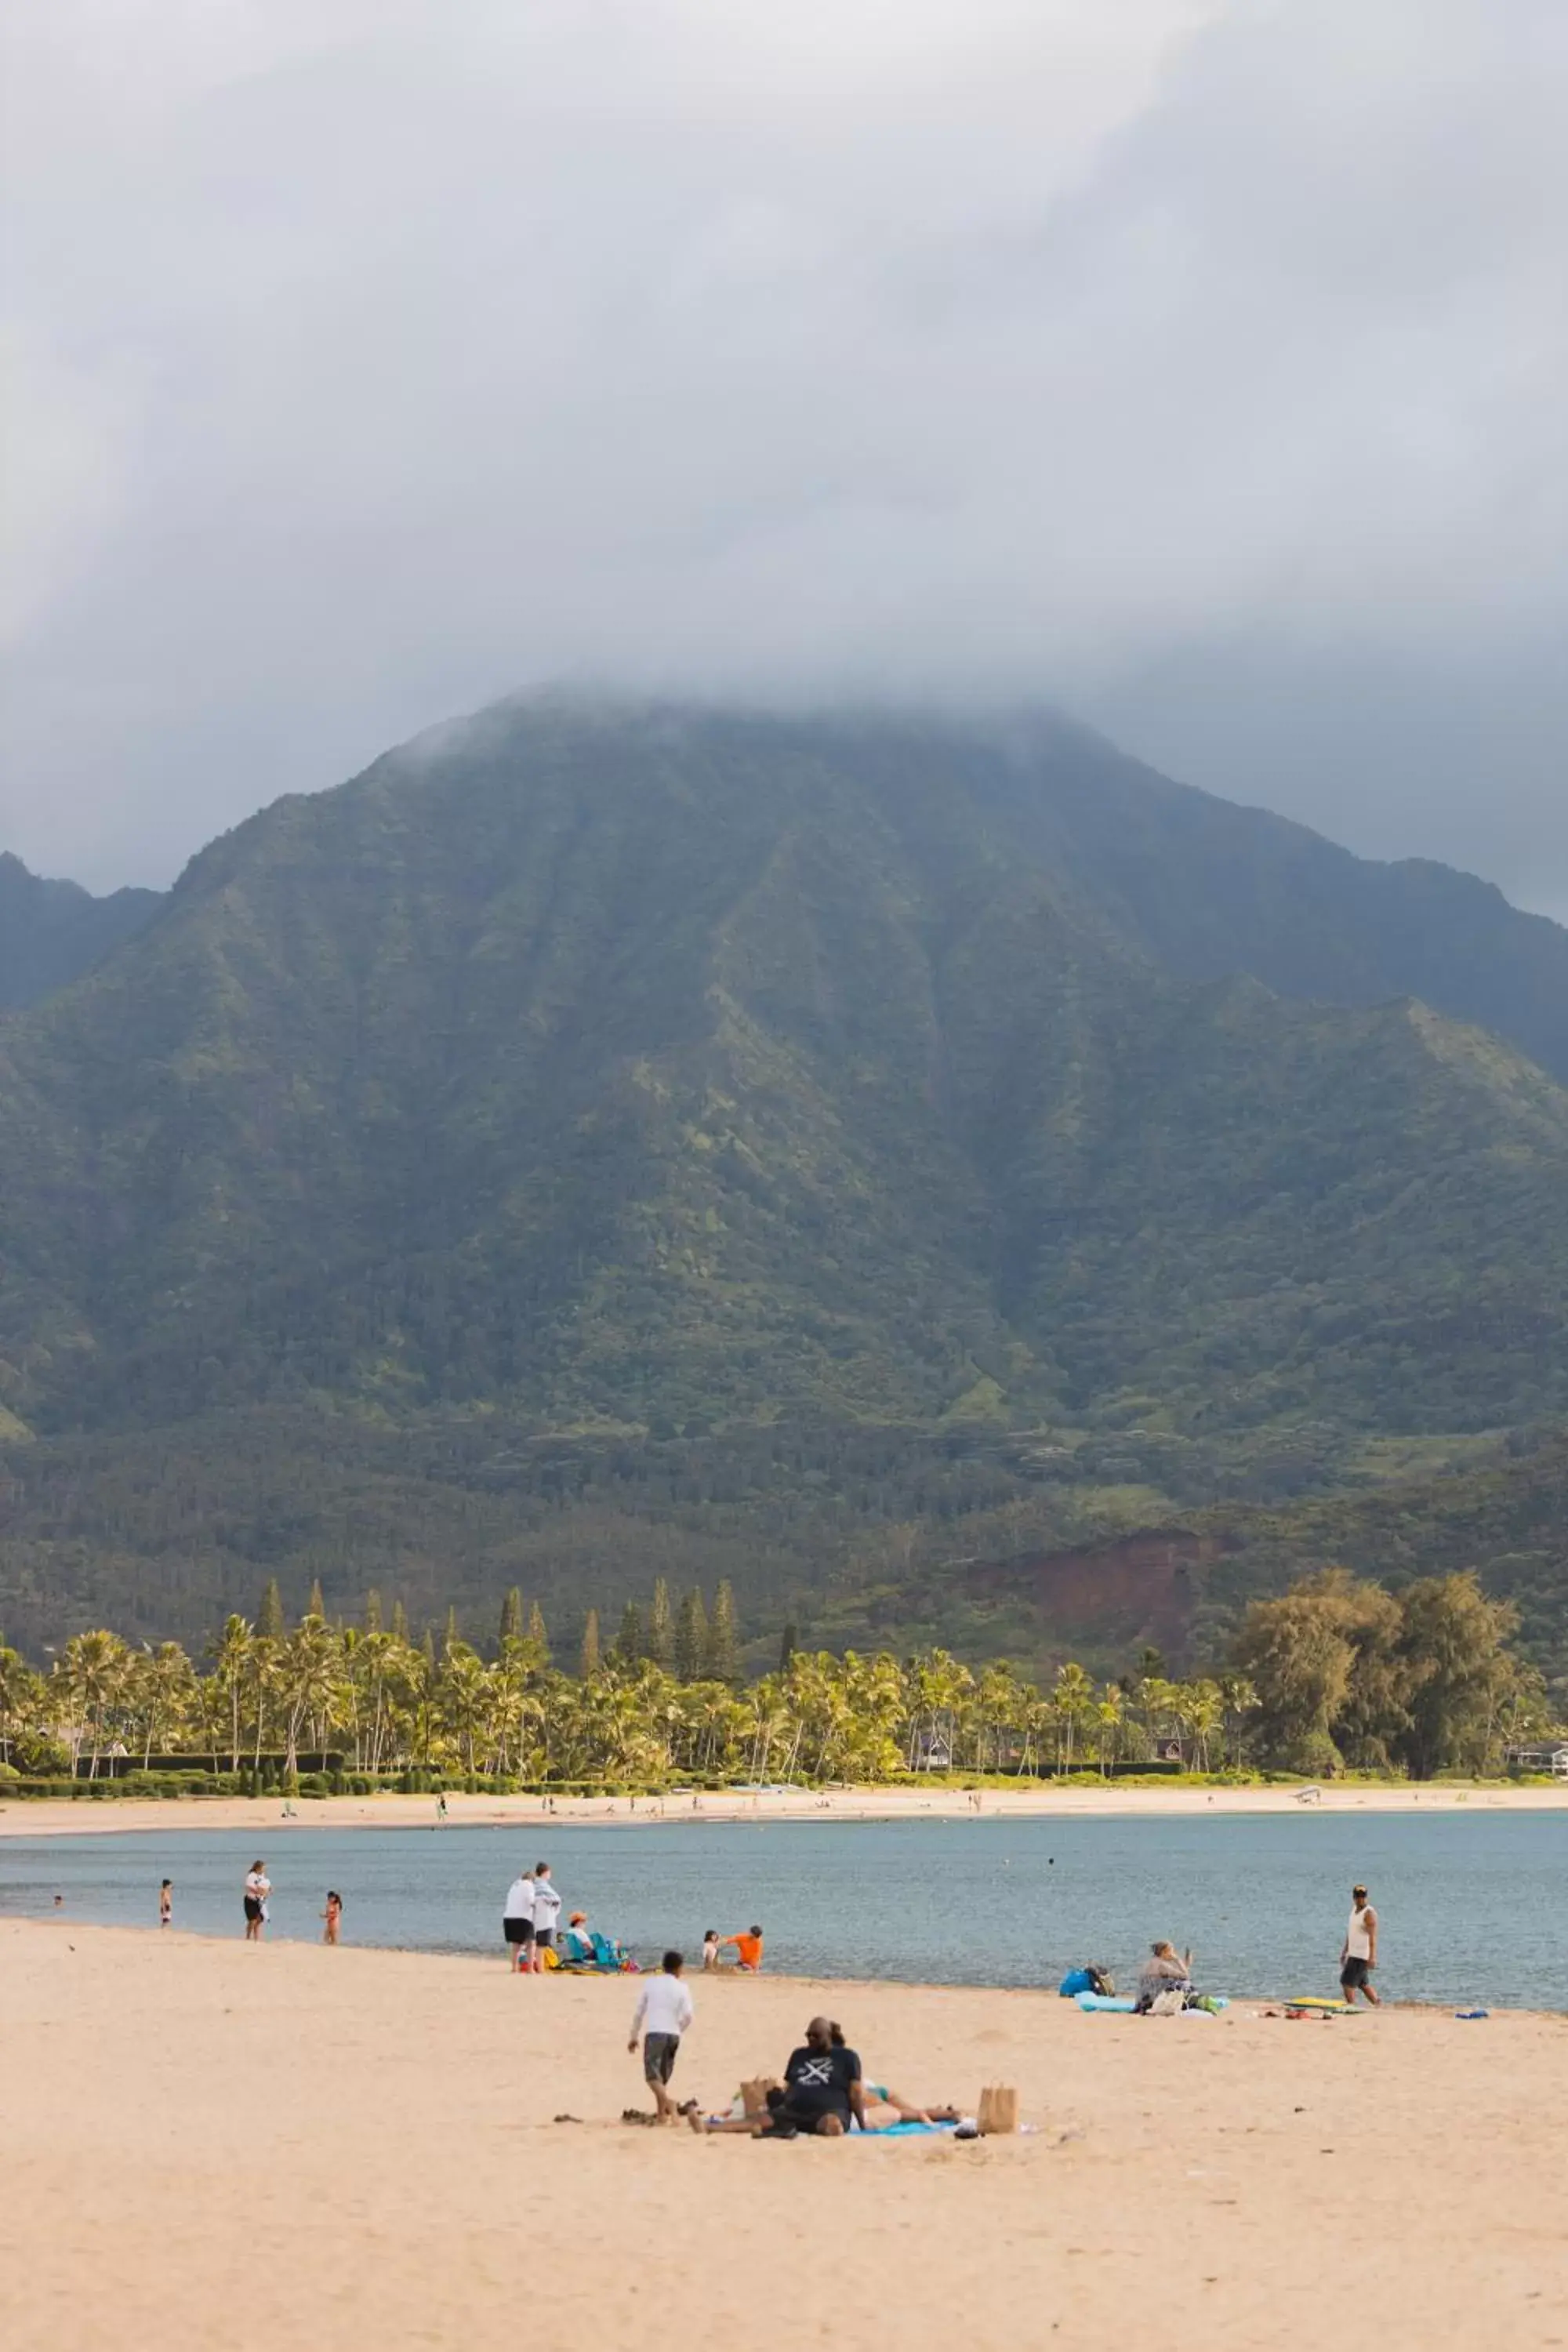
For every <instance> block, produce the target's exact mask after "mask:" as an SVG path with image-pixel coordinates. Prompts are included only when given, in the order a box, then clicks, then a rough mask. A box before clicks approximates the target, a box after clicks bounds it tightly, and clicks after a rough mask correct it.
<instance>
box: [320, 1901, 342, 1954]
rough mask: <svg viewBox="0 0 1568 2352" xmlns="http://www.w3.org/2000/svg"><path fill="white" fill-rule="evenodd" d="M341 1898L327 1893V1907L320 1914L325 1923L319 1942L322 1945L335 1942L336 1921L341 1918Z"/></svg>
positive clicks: (336, 1932)
mask: <svg viewBox="0 0 1568 2352" xmlns="http://www.w3.org/2000/svg"><path fill="white" fill-rule="evenodd" d="M321 1916H322V1918H323V1919H324V1920H325V1921H326V1923H327V1924H326V1927H324V1928H323V1929H322V1931H321V1941H322V1943H323V1944H335V1943H336V1942H337V1940H338V1921H339V1920H340V1919H341V1918H342V1916H343V1898H342V1895H338V1894H335V1893H332V1892H331V1891H329V1893H328V1895H327V1907H326V1909H325V1910H324V1911H323V1912H322V1914H321Z"/></svg>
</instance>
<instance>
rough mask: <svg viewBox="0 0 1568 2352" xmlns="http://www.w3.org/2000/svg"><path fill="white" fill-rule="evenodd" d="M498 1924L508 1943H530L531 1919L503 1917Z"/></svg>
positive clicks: (531, 1935)
mask: <svg viewBox="0 0 1568 2352" xmlns="http://www.w3.org/2000/svg"><path fill="white" fill-rule="evenodd" d="M500 1924H501V1933H502V1935H503V1936H504V1937H506V1939H507V1942H508V1943H509V1944H531V1943H532V1941H533V1922H532V1920H531V1919H503V1920H502V1921H501V1923H500Z"/></svg>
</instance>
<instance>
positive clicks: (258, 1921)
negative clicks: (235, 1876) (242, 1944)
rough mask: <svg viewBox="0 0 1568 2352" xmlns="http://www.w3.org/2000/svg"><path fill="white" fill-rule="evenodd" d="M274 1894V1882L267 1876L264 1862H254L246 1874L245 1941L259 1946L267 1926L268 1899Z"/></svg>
mask: <svg viewBox="0 0 1568 2352" xmlns="http://www.w3.org/2000/svg"><path fill="white" fill-rule="evenodd" d="M271 1892H272V1881H271V1880H270V1879H269V1878H268V1875H267V1864H265V1863H264V1862H253V1863H252V1864H251V1865H250V1868H249V1869H248V1870H247V1872H246V1874H245V1940H246V1942H247V1944H259V1943H260V1941H261V1937H262V1933H263V1930H264V1929H265V1927H266V1926H267V1898H268V1895H270V1894H271Z"/></svg>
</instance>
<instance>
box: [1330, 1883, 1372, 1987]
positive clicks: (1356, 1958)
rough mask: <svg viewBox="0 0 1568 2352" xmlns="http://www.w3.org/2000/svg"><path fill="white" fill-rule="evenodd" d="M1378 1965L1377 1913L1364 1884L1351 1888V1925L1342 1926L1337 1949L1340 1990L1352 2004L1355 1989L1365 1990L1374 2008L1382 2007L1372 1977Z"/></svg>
mask: <svg viewBox="0 0 1568 2352" xmlns="http://www.w3.org/2000/svg"><path fill="white" fill-rule="evenodd" d="M1376 1966H1377V1914H1376V1912H1375V1911H1374V1910H1373V1907H1372V1905H1371V1904H1370V1903H1369V1902H1368V1901H1367V1895H1366V1889H1365V1887H1364V1886H1352V1889H1351V1916H1350V1925H1349V1927H1347V1928H1346V1929H1345V1940H1344V1947H1343V1949H1342V1951H1341V1953H1340V1990H1341V1991H1342V1993H1343V1995H1344V1997H1345V1999H1346V2000H1348V2001H1349V2003H1350V2005H1351V2007H1352V2009H1353V2008H1354V2007H1355V1997H1356V1995H1357V1993H1358V1992H1363V1993H1365V1995H1366V1997H1367V2000H1368V2002H1369V2003H1370V2004H1371V2006H1372V2007H1373V2009H1377V2008H1379V2007H1381V2003H1380V2001H1379V1999H1378V1995H1377V1991H1376V1989H1375V1987H1374V1986H1373V1981H1372V1971H1373V1969H1375V1968H1376Z"/></svg>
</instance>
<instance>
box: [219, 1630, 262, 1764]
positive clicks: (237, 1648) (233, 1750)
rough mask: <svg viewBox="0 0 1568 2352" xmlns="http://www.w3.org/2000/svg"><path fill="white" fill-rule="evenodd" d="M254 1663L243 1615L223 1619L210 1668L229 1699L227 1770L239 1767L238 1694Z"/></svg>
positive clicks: (249, 1634)
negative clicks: (211, 1667)
mask: <svg viewBox="0 0 1568 2352" xmlns="http://www.w3.org/2000/svg"><path fill="white" fill-rule="evenodd" d="M252 1664H253V1659H252V1645H251V1633H250V1627H249V1626H248V1625H247V1623H246V1621H245V1619H244V1618H243V1617H239V1616H229V1617H226V1618H225V1619H224V1622H223V1632H222V1633H221V1634H220V1635H219V1636H218V1641H217V1646H216V1649H215V1651H214V1652H213V1671H214V1675H215V1677H216V1680H217V1682H218V1683H219V1684H220V1685H221V1686H222V1688H223V1690H224V1691H225V1693H226V1696H227V1698H228V1710H229V1715H228V1720H229V1769H230V1771H232V1772H237V1771H238V1769H239V1697H240V1693H241V1691H242V1690H243V1689H244V1687H245V1683H246V1678H247V1675H249V1674H250V1672H251V1667H252Z"/></svg>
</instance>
